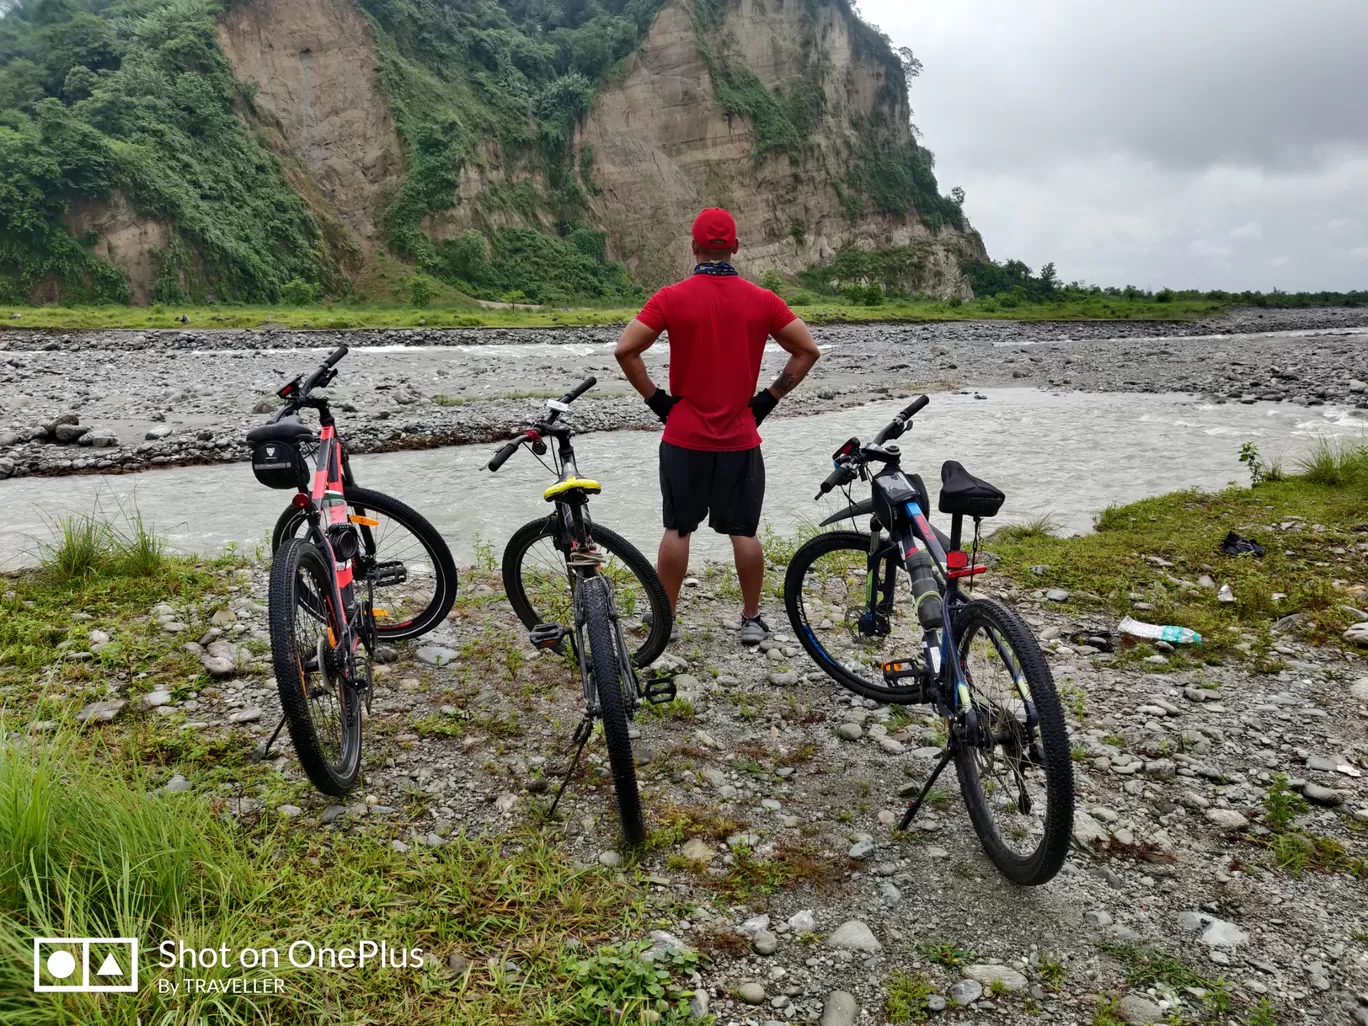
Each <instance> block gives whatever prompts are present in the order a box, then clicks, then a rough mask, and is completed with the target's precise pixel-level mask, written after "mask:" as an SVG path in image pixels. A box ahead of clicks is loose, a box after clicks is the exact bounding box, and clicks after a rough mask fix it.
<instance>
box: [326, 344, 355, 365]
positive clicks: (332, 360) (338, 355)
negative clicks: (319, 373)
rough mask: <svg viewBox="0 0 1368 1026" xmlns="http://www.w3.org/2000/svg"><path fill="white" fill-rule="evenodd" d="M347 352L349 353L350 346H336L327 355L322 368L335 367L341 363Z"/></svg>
mask: <svg viewBox="0 0 1368 1026" xmlns="http://www.w3.org/2000/svg"><path fill="white" fill-rule="evenodd" d="M349 352H351V347H350V346H338V347H337V348H336V349H334V350H333V351H332V352H331V353H329V354H328V358H327V359H326V360H324V361H323V366H325V367H336V366H337V365H338V364H339V363H341V362H342V357H344V356H346V355H347V354H348V353H349Z"/></svg>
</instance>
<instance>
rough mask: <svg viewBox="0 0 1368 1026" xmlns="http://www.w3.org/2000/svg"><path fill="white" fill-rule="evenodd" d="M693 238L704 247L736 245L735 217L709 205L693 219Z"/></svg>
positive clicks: (722, 247) (729, 247)
mask: <svg viewBox="0 0 1368 1026" xmlns="http://www.w3.org/2000/svg"><path fill="white" fill-rule="evenodd" d="M693 240H694V242H696V243H698V244H699V245H700V246H702V247H703V248H704V249H731V248H732V247H733V246H735V245H736V218H734V217H732V216H731V214H729V213H727V212H726V211H725V210H722V209H720V208H718V207H709V208H708V209H707V210H705V211H703V213H701V214H699V215H698V218H697V220H695V221H694V225H693Z"/></svg>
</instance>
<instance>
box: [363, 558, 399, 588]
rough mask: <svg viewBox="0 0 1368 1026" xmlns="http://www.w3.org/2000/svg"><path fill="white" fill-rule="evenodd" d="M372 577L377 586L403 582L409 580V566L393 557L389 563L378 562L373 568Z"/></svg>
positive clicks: (381, 586)
mask: <svg viewBox="0 0 1368 1026" xmlns="http://www.w3.org/2000/svg"><path fill="white" fill-rule="evenodd" d="M370 579H371V583H372V584H374V585H375V586H376V587H377V588H388V587H390V586H391V585H395V584H403V583H404V582H405V581H407V580H408V567H406V566H405V565H404V564H403V562H402V561H400V560H397V559H392V560H390V561H389V562H388V563H376V564H375V567H374V568H373V569H372V570H371V574H370Z"/></svg>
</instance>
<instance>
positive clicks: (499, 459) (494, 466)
mask: <svg viewBox="0 0 1368 1026" xmlns="http://www.w3.org/2000/svg"><path fill="white" fill-rule="evenodd" d="M522 443H523V440H522V439H521V438H515V439H514V440H513V441H511V442H509V443H508V444H507V445H505V446H504V447H503V448H502V449H500V450H499V451H498V452H496V453H495V454H494V458H493V459H492V460H490V461H489V464H488V469H490V470H498V469H499V468H500V467H502V466H503V465H504V464H505V463H507V462H508V461H509V459H510V458H511V457H512V455H513V454H514V453H515V452H517V451H518V446H520V445H522Z"/></svg>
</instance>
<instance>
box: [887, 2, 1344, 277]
mask: <svg viewBox="0 0 1368 1026" xmlns="http://www.w3.org/2000/svg"><path fill="white" fill-rule="evenodd" d="M860 10H861V12H862V13H863V14H864V16H865V18H866V19H867V20H869V21H871V22H873V23H874V24H876V25H878V26H879V27H880V28H881V29H883V30H884V31H885V32H886V33H888V34H889V36H891V37H892V39H893V42H894V45H895V46H909V47H911V48H912V50H913V52H914V53H915V54H916V55H917V57H918V58H920V59H921V61H922V62H923V64H924V65H925V71H923V73H922V76H921V78H919V79H917V80H915V81H914V82H913V85H912V107H913V109H914V111H915V112H916V113H915V117H914V119H913V120H914V121H915V122H916V124H917V125H918V127H919V128H920V129H921V130H922V133H923V139H922V141H923V143H924V144H925V145H926V146H929V147H930V148H931V149H932V150H934V151H935V153H936V171H937V175H938V177H939V179H940V183H941V187H942V191H949V189H950V188H951V187H952V186H955V185H960V186H963V187H964V189H965V192H966V193H967V194H968V202H967V203H966V210H967V211H968V213H969V217H970V219H971V220H972V221H973V223H974V226H975V227H976V228H978V229H979V231H980V232H982V234H983V239H984V242H985V243H986V244H987V246H988V252H989V253H990V255H992V256H993V257H994V258H996V259H999V260H1002V259H1006V258H1009V257H1017V258H1019V259H1022V260H1025V261H1026V262H1027V263H1028V264H1030V265H1031V266H1032V268H1034V269H1039V267H1040V265H1041V264H1043V263H1045V262H1046V261H1049V260H1053V261H1054V262H1055V263H1056V265H1057V266H1058V269H1059V274H1060V277H1061V278H1063V279H1064V280H1066V281H1071V280H1074V279H1081V280H1083V281H1087V282H1091V283H1096V284H1100V285H1124V284H1136V285H1140V286H1144V287H1149V288H1160V287H1163V286H1166V285H1167V286H1172V287H1175V288H1180V287H1197V288H1226V289H1245V288H1254V289H1265V290H1267V289H1272V288H1274V287H1277V288H1283V289H1287V290H1289V291H1297V290H1301V289H1323V288H1329V289H1349V288H1360V289H1362V288H1368V0H1120V2H1117V0H861V2H860Z"/></svg>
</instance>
